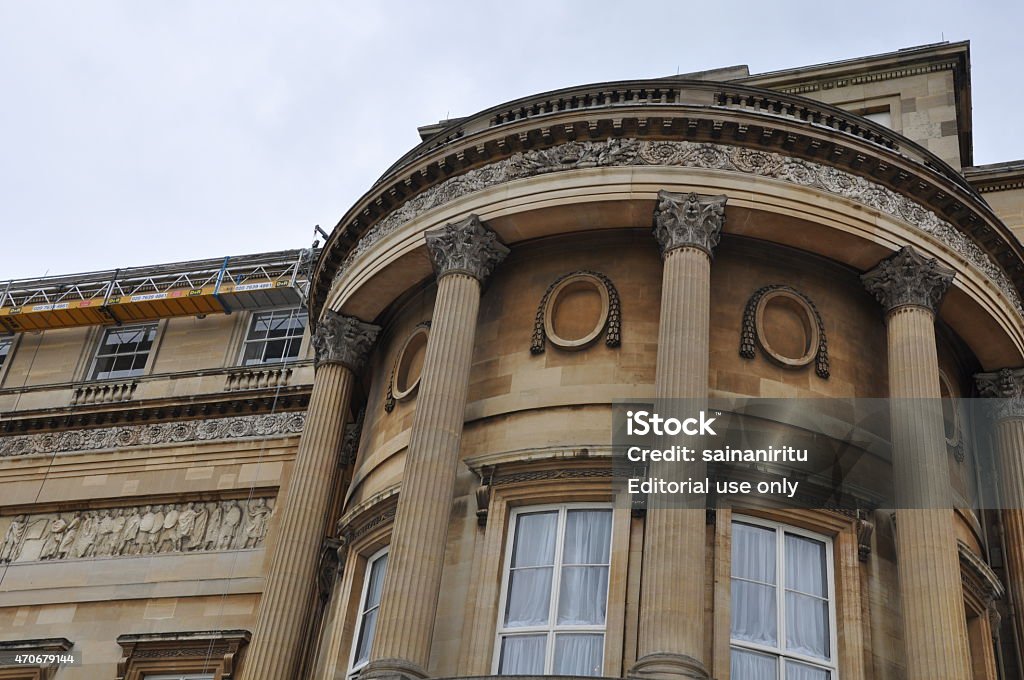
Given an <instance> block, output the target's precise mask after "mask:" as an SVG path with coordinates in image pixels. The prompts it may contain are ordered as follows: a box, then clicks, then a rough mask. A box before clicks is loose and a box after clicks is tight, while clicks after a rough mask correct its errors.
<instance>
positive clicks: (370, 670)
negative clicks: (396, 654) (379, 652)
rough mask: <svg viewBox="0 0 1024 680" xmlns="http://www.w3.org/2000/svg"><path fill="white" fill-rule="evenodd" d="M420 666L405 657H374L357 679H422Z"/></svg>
mask: <svg viewBox="0 0 1024 680" xmlns="http://www.w3.org/2000/svg"><path fill="white" fill-rule="evenodd" d="M426 677H428V676H427V674H426V673H425V672H424V671H423V669H422V668H420V667H419V666H417V665H416V664H414V663H412V662H410V661H406V660H405V659H375V660H374V661H371V662H370V663H368V664H367V665H366V666H365V667H364V668H363V670H362V671H360V673H359V680H371V679H372V680H424V678H426Z"/></svg>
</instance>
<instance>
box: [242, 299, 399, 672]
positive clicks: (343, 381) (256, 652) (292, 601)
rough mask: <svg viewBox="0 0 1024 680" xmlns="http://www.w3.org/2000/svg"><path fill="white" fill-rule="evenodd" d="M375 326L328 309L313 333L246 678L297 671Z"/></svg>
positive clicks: (249, 651) (248, 653) (244, 669)
mask: <svg viewBox="0 0 1024 680" xmlns="http://www.w3.org/2000/svg"><path fill="white" fill-rule="evenodd" d="M379 330H380V329H379V328H378V327H377V326H373V325H370V324H368V323H363V322H362V321H359V320H358V319H354V318H352V317H348V316H342V315H341V314H337V313H335V312H333V311H331V310H328V311H327V312H326V313H325V314H324V317H323V318H322V319H321V320H320V323H319V324H318V325H317V329H316V333H314V335H313V347H314V349H315V350H316V377H315V379H314V382H313V393H312V395H311V397H310V400H309V408H308V410H307V412H306V425H305V428H304V429H303V431H302V438H301V439H300V440H299V450H298V453H296V455H295V464H294V466H293V468H292V474H291V480H290V481H289V483H288V491H287V498H286V499H285V503H284V507H283V508H282V512H281V520H280V526H279V527H278V532H277V533H278V541H277V547H276V549H275V550H274V554H273V558H272V561H271V564H270V571H269V572H268V573H267V580H266V584H265V586H264V589H263V595H262V596H261V598H260V606H259V612H258V613H257V617H256V628H255V630H254V631H253V637H252V644H251V645H249V650H248V652H247V653H246V657H245V662H244V667H243V669H242V678H243V680H283V679H284V678H294V677H296V674H297V672H298V668H299V665H300V661H301V659H300V658H299V656H300V654H301V650H302V649H303V640H302V636H303V633H304V632H305V630H306V625H305V624H306V619H307V617H308V616H309V613H310V611H309V610H310V605H311V604H312V601H313V591H314V589H315V588H316V569H317V563H318V561H319V559H320V546H321V543H322V542H323V538H324V536H325V535H326V533H327V523H328V519H329V518H328V516H327V514H328V506H329V503H330V498H331V489H332V488H333V485H334V484H335V483H336V472H337V470H338V461H337V456H338V453H339V451H340V450H341V444H342V439H343V437H344V428H345V418H346V417H347V416H348V411H349V400H350V399H351V396H352V386H353V384H354V381H355V379H356V378H355V374H356V372H357V371H358V370H359V369H360V367H361V366H362V364H363V362H364V361H365V359H366V356H367V354H368V353H369V351H370V348H371V346H372V345H373V342H374V340H375V339H376V337H377V332H378V331H379Z"/></svg>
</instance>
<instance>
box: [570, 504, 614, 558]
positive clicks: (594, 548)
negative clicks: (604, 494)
mask: <svg viewBox="0 0 1024 680" xmlns="http://www.w3.org/2000/svg"><path fill="white" fill-rule="evenodd" d="M611 542H612V513H611V511H610V510H570V511H569V512H568V513H567V517H566V522H565V548H564V549H563V550H564V557H563V558H562V559H563V561H564V563H565V564H608V553H609V550H610V549H611Z"/></svg>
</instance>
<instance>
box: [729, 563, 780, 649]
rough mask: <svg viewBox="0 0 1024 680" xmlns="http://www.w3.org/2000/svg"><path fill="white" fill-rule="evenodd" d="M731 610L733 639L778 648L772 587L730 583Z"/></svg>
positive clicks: (776, 619)
mask: <svg viewBox="0 0 1024 680" xmlns="http://www.w3.org/2000/svg"><path fill="white" fill-rule="evenodd" d="M731 610H732V611H731V617H732V637H733V639H735V640H746V641H748V642H760V643H763V644H768V645H773V646H774V645H776V644H778V630H777V629H778V618H777V615H776V613H775V612H776V609H775V588H774V587H773V586H765V585H761V584H759V583H750V582H748V581H737V580H735V579H733V582H732V607H731Z"/></svg>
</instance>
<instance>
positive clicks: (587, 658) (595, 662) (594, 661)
mask: <svg viewBox="0 0 1024 680" xmlns="http://www.w3.org/2000/svg"><path fill="white" fill-rule="evenodd" d="M603 656H604V635H601V634H599V633H598V634H586V635H557V636H555V667H554V668H553V669H552V672H553V673H555V675H590V676H598V675H603V673H602V670H603V669H602V668H601V661H602V657H603Z"/></svg>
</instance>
